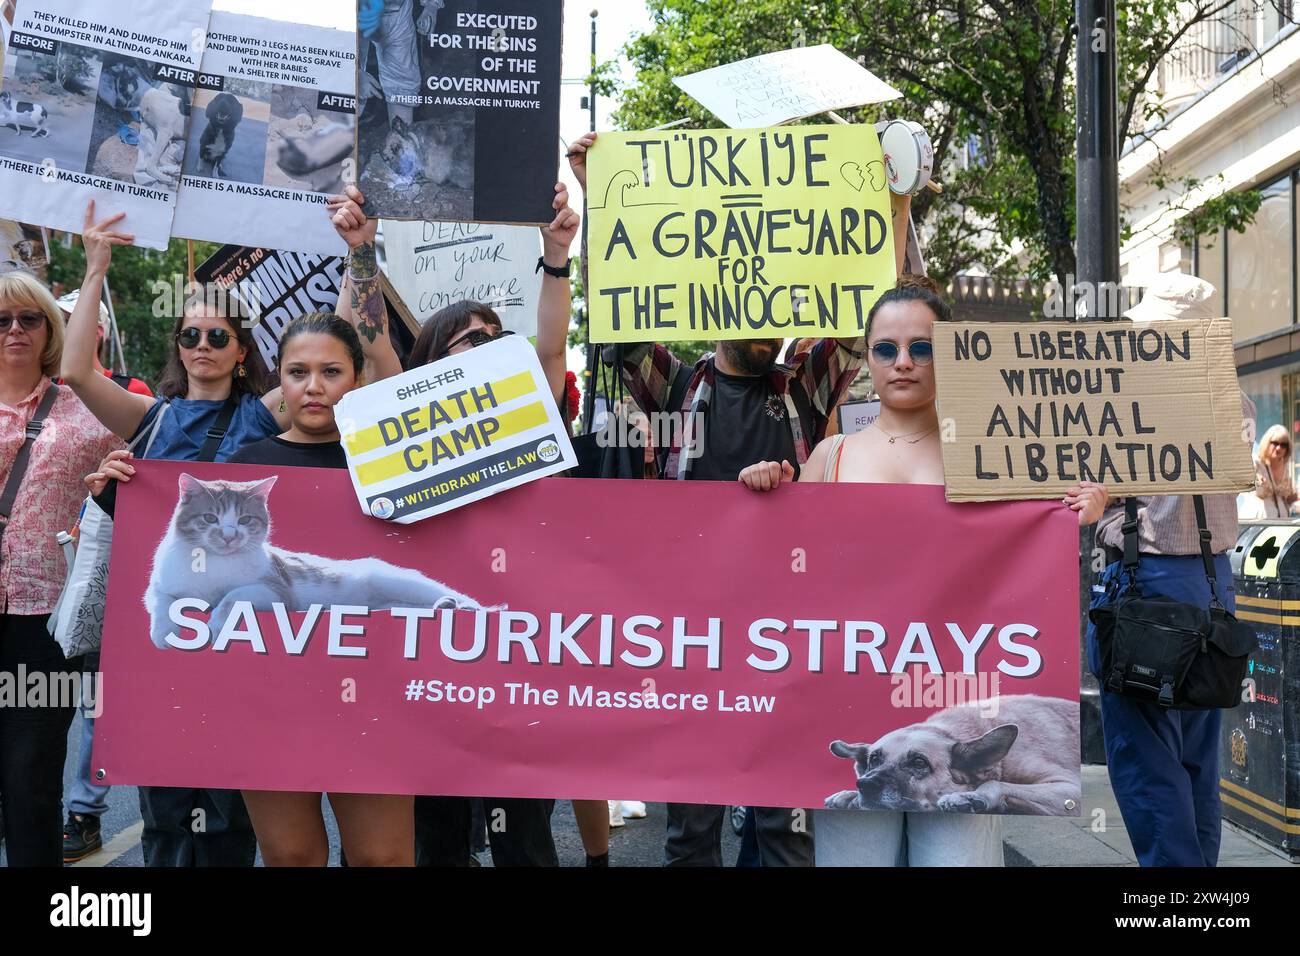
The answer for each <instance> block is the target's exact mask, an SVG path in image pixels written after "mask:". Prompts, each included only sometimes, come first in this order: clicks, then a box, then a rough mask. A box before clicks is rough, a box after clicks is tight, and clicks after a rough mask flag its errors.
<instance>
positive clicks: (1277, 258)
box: [1119, 0, 1300, 437]
mask: <svg viewBox="0 0 1300 956" xmlns="http://www.w3.org/2000/svg"><path fill="white" fill-rule="evenodd" d="M1291 4H1292V0H1251V2H1238V3H1235V4H1233V5H1232V7H1231V8H1229V10H1228V11H1227V12H1226V14H1225V15H1224V16H1223V17H1220V18H1217V19H1215V20H1212V21H1207V22H1204V23H1201V24H1197V25H1196V26H1195V27H1193V28H1192V30H1191V31H1190V32H1189V33H1188V34H1187V36H1186V37H1185V38H1184V40H1183V42H1182V43H1181V44H1180V45H1179V47H1178V48H1177V49H1176V50H1175V51H1174V53H1173V54H1171V55H1170V56H1169V57H1168V58H1166V61H1165V62H1164V63H1163V64H1162V66H1161V69H1160V71H1159V73H1158V75H1157V77H1156V78H1155V80H1156V83H1155V88H1154V89H1153V90H1151V95H1152V96H1154V97H1158V98H1159V100H1160V102H1161V104H1162V106H1163V107H1164V109H1165V111H1166V112H1165V118H1164V120H1163V121H1162V122H1160V123H1159V124H1158V125H1156V126H1154V127H1152V128H1151V129H1149V130H1147V131H1146V132H1144V133H1143V134H1141V135H1138V136H1134V137H1131V141H1130V143H1129V144H1127V147H1126V149H1125V152H1124V154H1123V156H1122V157H1121V160H1120V169H1119V174H1120V202H1121V205H1122V206H1123V207H1124V211H1125V215H1126V219H1127V222H1128V223H1129V225H1130V227H1131V229H1132V234H1131V238H1130V239H1129V240H1128V241H1127V242H1126V243H1125V244H1124V245H1123V247H1122V249H1121V253H1120V263H1121V275H1122V277H1123V281H1124V283H1125V284H1126V285H1135V286H1145V285H1146V284H1147V283H1148V281H1149V277H1150V276H1151V275H1153V274H1155V273H1160V272H1170V271H1176V270H1181V271H1184V272H1189V273H1194V274H1195V275H1198V276H1201V277H1202V278H1204V279H1206V280H1208V281H1209V282H1211V283H1213V284H1214V286H1215V287H1216V288H1217V289H1218V290H1219V294H1218V298H1217V311H1218V312H1219V314H1222V315H1227V316H1229V317H1230V318H1231V319H1232V322H1233V337H1234V341H1235V344H1236V361H1237V369H1238V375H1239V377H1240V381H1241V386H1242V388H1243V389H1244V390H1245V391H1246V393H1247V394H1249V395H1250V397H1251V398H1252V399H1253V400H1254V401H1255V405H1256V408H1257V409H1258V412H1259V418H1258V423H1257V424H1258V432H1259V433H1260V434H1262V433H1263V431H1264V430H1265V429H1267V428H1268V427H1269V426H1271V425H1275V424H1283V425H1285V426H1286V427H1287V428H1288V429H1289V430H1290V431H1291V433H1292V435H1293V436H1296V437H1300V324H1297V319H1298V318H1300V316H1298V315H1297V304H1298V302H1300V295H1298V294H1297V290H1298V288H1300V284H1298V282H1300V271H1298V269H1297V255H1296V236H1297V220H1298V219H1300V216H1298V215H1297V176H1298V173H1300V27H1297V25H1296V23H1295V22H1293V21H1294V20H1295V19H1296V16H1297V12H1296V11H1295V10H1293V8H1292V5H1291ZM1189 178H1190V179H1192V180H1194V181H1195V185H1193V186H1192V187H1191V188H1190V189H1189V188H1188V187H1187V180H1188V179H1189ZM1252 189H1254V190H1259V192H1260V195H1261V203H1260V207H1259V212H1258V214H1257V215H1256V217H1255V221H1254V223H1253V224H1252V225H1251V226H1249V227H1248V228H1247V229H1246V231H1245V232H1244V233H1237V232H1234V231H1230V230H1228V231H1225V230H1219V231H1218V233H1217V234H1210V235H1199V236H1197V237H1195V239H1194V240H1193V239H1191V237H1187V236H1180V233H1181V232H1184V231H1185V229H1180V227H1179V222H1180V220H1181V219H1182V218H1183V217H1185V216H1186V214H1187V213H1188V212H1191V211H1193V210H1195V209H1196V208H1197V207H1198V206H1199V205H1201V204H1202V203H1203V202H1205V201H1206V200H1207V199H1210V198H1213V197H1215V196H1217V195H1220V194H1223V193H1227V192H1231V191H1242V190H1252Z"/></svg>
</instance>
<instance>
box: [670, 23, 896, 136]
mask: <svg viewBox="0 0 1300 956" xmlns="http://www.w3.org/2000/svg"><path fill="white" fill-rule="evenodd" d="M673 82H674V83H675V84H677V86H678V88H679V89H681V90H682V91H683V92H684V93H686V94H687V95H688V96H690V97H691V98H693V99H694V100H696V101H697V102H698V103H699V104H700V105H701V106H703V107H704V108H705V109H706V110H708V111H709V112H710V113H712V114H713V115H714V116H716V117H718V119H720V120H722V122H724V123H726V124H727V125H728V126H730V127H731V128H732V129H749V128H758V127H763V126H780V125H781V124H782V123H789V122H790V121H791V120H797V119H803V118H804V117H806V116H815V115H817V114H818V113H825V112H826V111H827V110H845V109H850V108H852V107H855V106H864V105H866V104H868V103H883V102H885V101H886V100H896V99H898V98H899V97H901V96H902V95H903V94H902V93H900V92H899V91H898V90H896V89H894V88H893V87H892V86H890V85H889V84H888V83H886V82H884V81H883V80H881V79H880V78H879V77H877V76H875V74H873V73H872V72H871V71H870V70H867V69H866V68H865V67H863V66H861V65H860V64H859V63H857V62H856V61H855V60H852V59H850V58H849V57H847V56H845V55H844V54H843V53H841V52H840V51H839V50H837V49H835V47H833V46H831V45H830V44H829V43H823V44H821V45H819V46H805V47H795V48H794V49H793V50H781V51H780V52H778V53H764V54H763V55H761V56H753V57H750V58H749V59H748V60H738V61H736V62H735V63H728V64H727V65H726V66H718V67H714V68H713V69H711V70H701V71H700V72H699V73H692V74H690V75H689V76H679V77H677V78H676V79H674V80H673Z"/></svg>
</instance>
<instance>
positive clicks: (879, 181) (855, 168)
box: [840, 160, 885, 192]
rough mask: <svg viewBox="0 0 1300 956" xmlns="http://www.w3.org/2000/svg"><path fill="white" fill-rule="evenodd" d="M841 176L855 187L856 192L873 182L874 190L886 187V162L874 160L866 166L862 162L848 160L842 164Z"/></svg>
mask: <svg viewBox="0 0 1300 956" xmlns="http://www.w3.org/2000/svg"><path fill="white" fill-rule="evenodd" d="M840 176H841V177H843V179H844V181H845V182H846V183H848V184H849V185H850V186H852V187H853V189H854V191H855V192H862V190H863V187H865V186H866V185H867V184H868V183H870V184H871V189H872V191H873V192H880V191H881V190H882V189H884V188H885V164H884V163H882V162H880V160H873V161H872V162H869V163H867V164H866V166H865V167H864V166H863V165H862V164H861V163H855V162H847V163H843V164H842V165H841V166H840Z"/></svg>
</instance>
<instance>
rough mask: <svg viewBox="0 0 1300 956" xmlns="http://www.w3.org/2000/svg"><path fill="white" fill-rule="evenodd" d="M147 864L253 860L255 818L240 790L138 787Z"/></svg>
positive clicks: (246, 863)
mask: <svg viewBox="0 0 1300 956" xmlns="http://www.w3.org/2000/svg"><path fill="white" fill-rule="evenodd" d="M140 816H141V817H142V818H143V820H144V834H143V835H142V837H141V840H140V842H141V844H142V848H143V850H144V865H145V866H172V867H178V866H179V867H189V866H252V865H253V860H254V859H255V858H256V856H257V837H256V836H254V835H253V821H252V820H250V819H249V818H248V808H247V807H245V806H244V798H243V797H242V796H240V794H239V791H238V790H190V789H186V788H182V787H141V788H140Z"/></svg>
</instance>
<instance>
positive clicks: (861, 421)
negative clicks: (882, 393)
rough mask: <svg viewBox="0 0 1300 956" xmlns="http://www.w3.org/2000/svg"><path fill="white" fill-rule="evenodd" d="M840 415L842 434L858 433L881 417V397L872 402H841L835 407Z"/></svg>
mask: <svg viewBox="0 0 1300 956" xmlns="http://www.w3.org/2000/svg"><path fill="white" fill-rule="evenodd" d="M835 412H836V414H837V415H838V416H839V425H840V434H841V435H856V434H857V433H858V432H860V431H862V430H863V429H865V428H869V427H870V426H871V423H872V422H874V421H875V420H876V419H877V418H879V417H880V399H878V398H877V399H874V400H873V401H870V402H840V404H839V405H837V406H836V407H835Z"/></svg>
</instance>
